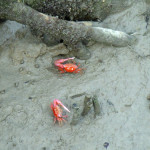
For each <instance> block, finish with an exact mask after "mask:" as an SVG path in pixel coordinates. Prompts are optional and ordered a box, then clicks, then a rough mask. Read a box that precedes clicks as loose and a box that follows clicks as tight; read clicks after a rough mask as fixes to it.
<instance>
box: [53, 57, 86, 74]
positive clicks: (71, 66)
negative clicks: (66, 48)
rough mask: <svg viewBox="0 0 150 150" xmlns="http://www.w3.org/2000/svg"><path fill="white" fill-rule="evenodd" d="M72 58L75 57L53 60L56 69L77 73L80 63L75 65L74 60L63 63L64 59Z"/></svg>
mask: <svg viewBox="0 0 150 150" xmlns="http://www.w3.org/2000/svg"><path fill="white" fill-rule="evenodd" d="M74 58H75V57H72V58H66V59H58V60H55V62H54V65H55V66H57V67H58V70H60V71H61V72H60V73H65V72H69V73H79V72H80V71H82V70H83V68H79V66H80V65H76V64H75V62H74V63H67V64H63V63H64V62H65V61H68V60H73V59H74Z"/></svg>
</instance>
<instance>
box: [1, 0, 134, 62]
mask: <svg viewBox="0 0 150 150" xmlns="http://www.w3.org/2000/svg"><path fill="white" fill-rule="evenodd" d="M0 8H1V10H0V19H7V20H12V21H17V22H19V23H21V24H25V25H28V26H30V27H31V28H32V29H34V30H37V31H39V32H40V33H42V34H43V35H44V34H46V35H48V36H50V37H51V38H53V39H55V40H56V41H60V40H61V41H63V43H64V44H65V45H67V46H68V47H69V49H70V50H73V51H74V54H75V55H76V56H77V57H78V58H80V59H88V58H90V53H89V51H88V50H87V49H86V47H85V43H87V42H89V41H91V40H92V41H95V42H100V43H105V44H110V45H113V46H127V45H131V44H133V43H134V42H135V41H136V38H135V37H134V36H132V35H128V34H126V33H124V32H121V31H114V30H111V29H105V28H99V27H90V26H86V25H84V24H82V23H76V22H72V21H66V20H61V19H59V18H57V17H52V16H48V15H45V14H43V13H40V12H38V11H36V10H34V9H32V8H31V7H29V6H27V5H25V4H23V3H20V2H13V3H10V4H8V5H7V7H4V9H3V7H0Z"/></svg>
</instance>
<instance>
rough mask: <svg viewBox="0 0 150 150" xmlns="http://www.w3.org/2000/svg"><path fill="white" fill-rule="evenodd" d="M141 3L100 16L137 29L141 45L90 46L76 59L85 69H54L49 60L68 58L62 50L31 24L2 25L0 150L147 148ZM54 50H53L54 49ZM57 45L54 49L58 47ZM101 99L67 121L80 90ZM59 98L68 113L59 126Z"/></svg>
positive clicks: (80, 100)
mask: <svg viewBox="0 0 150 150" xmlns="http://www.w3.org/2000/svg"><path fill="white" fill-rule="evenodd" d="M146 10H147V6H146V4H145V3H144V1H141V2H140V1H138V2H136V3H135V4H134V5H133V6H132V7H131V8H129V9H127V10H125V11H123V12H121V13H117V14H114V15H111V16H110V17H108V18H107V19H105V20H104V21H103V22H102V23H99V25H100V26H101V27H105V28H111V29H114V30H120V31H124V32H127V33H134V34H136V37H137V38H138V42H137V43H136V44H135V45H133V46H128V47H123V48H118V47H113V46H106V45H104V44H103V43H100V44H94V45H92V46H90V47H89V50H90V52H91V58H90V59H88V60H86V61H85V60H78V59H75V60H76V61H77V63H80V64H81V67H83V68H86V70H85V73H83V74H61V75H60V74H59V72H58V70H56V68H55V67H54V65H53V61H54V60H55V59H58V58H62V57H63V58H64V57H65V58H66V57H69V55H68V51H67V49H65V47H62V48H60V50H58V51H57V53H56V51H55V49H53V47H47V46H46V45H45V44H43V43H42V42H41V41H40V40H38V39H37V38H36V37H35V36H33V35H32V34H31V33H30V31H29V29H28V27H25V26H22V25H20V24H17V23H15V22H10V21H7V22H4V23H2V24H0V112H1V114H0V135H1V136H0V149H3V150H9V149H11V150H27V149H28V150H32V149H37V150H55V149H60V150H64V149H65V150H66V149H67V150H81V149H83V150H84V149H86V150H106V147H107V150H109V149H111V150H126V149H128V150H134V149H136V150H148V149H150V144H149V134H150V128H149V121H150V110H149V105H150V102H149V101H148V100H147V95H148V94H150V90H149V89H150V80H149V77H150V69H149V68H150V57H149V56H150V49H149V48H150V42H149V39H150V25H148V26H147V28H146V25H147V23H146V22H145V17H144V16H143V15H142V14H143V13H144V12H146ZM55 48H56V47H55ZM56 49H57V48H56ZM83 93H85V94H90V95H94V94H96V96H97V97H98V102H99V104H100V111H101V113H100V115H98V116H97V117H96V118H94V108H91V110H90V111H89V112H88V114H87V115H86V116H84V117H83V116H80V119H79V118H77V119H78V120H77V122H76V125H71V124H70V123H71V121H72V118H73V114H74V108H73V104H77V106H78V107H79V111H78V113H79V114H81V113H82V111H83V108H84V97H85V95H84V94H83ZM55 98H57V99H59V100H61V101H62V102H63V104H64V105H65V106H66V107H67V108H68V109H69V110H70V111H71V113H66V112H65V111H64V115H65V114H67V115H68V119H67V122H66V123H65V122H64V124H63V126H62V127H60V126H59V125H58V124H55V125H54V123H53V114H52V112H51V109H50V107H49V105H50V103H51V102H52V101H53V100H54V99H55Z"/></svg>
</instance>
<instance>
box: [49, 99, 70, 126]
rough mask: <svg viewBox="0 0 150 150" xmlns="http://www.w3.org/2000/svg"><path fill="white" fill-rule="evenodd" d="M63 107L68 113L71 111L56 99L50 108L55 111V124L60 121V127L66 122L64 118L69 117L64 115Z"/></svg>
mask: <svg viewBox="0 0 150 150" xmlns="http://www.w3.org/2000/svg"><path fill="white" fill-rule="evenodd" d="M60 106H61V107H63V108H64V109H65V110H66V111H68V112H70V111H69V109H68V108H67V107H65V106H64V105H63V104H62V102H61V101H60V100H58V99H54V101H53V103H51V105H50V107H51V109H52V111H53V114H54V123H55V122H56V120H57V121H58V123H59V125H62V122H63V121H64V122H66V120H65V119H63V117H64V118H66V117H68V116H67V115H64V116H63V115H62V112H63V111H62V109H61V107H60Z"/></svg>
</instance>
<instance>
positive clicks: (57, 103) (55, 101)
mask: <svg viewBox="0 0 150 150" xmlns="http://www.w3.org/2000/svg"><path fill="white" fill-rule="evenodd" d="M56 105H60V106H62V107H63V108H64V109H65V110H66V111H68V112H70V110H69V109H68V108H67V107H66V106H64V105H63V104H62V102H61V101H60V100H58V99H54V107H55V106H56Z"/></svg>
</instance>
